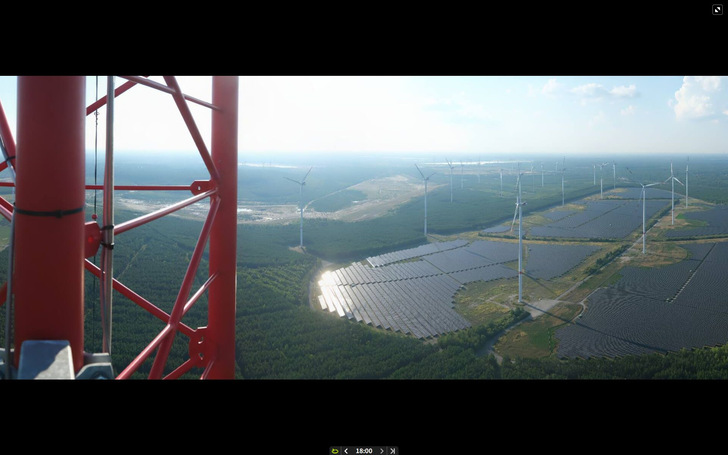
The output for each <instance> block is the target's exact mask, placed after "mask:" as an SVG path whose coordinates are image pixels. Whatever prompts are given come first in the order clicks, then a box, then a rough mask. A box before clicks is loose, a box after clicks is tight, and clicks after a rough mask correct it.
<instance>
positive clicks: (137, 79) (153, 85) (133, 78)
mask: <svg viewBox="0 0 728 455" xmlns="http://www.w3.org/2000/svg"><path fill="white" fill-rule="evenodd" d="M119 77H122V78H124V79H128V80H129V81H132V82H135V83H137V84H141V85H146V86H147V87H151V88H154V89H157V90H159V91H162V92H165V93H169V94H173V93H174V89H172V88H170V87H168V86H166V85H164V84H160V83H159V82H154V81H152V80H149V79H144V78H142V77H139V76H119ZM182 96H183V97H184V99H186V100H187V101H190V102H192V103H195V104H199V105H200V106H204V107H207V108H210V109H218V107H217V106H215V105H213V104H210V103H208V102H205V101H202V100H200V99H197V98H195V97H192V96H189V95H185V94H183V95H182Z"/></svg>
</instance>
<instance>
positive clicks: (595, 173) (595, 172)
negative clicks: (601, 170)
mask: <svg viewBox="0 0 728 455" xmlns="http://www.w3.org/2000/svg"><path fill="white" fill-rule="evenodd" d="M592 168H593V169H594V186H597V165H596V164H592Z"/></svg>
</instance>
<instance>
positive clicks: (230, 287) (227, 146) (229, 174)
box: [206, 76, 238, 379]
mask: <svg viewBox="0 0 728 455" xmlns="http://www.w3.org/2000/svg"><path fill="white" fill-rule="evenodd" d="M212 104H214V105H215V106H217V107H219V108H220V109H219V110H213V111H212V146H211V155H212V160H213V162H214V164H215V167H216V168H217V169H218V171H219V173H220V182H219V190H218V193H217V195H215V196H214V197H219V198H220V208H219V210H218V212H217V216H216V217H215V220H214V222H213V224H212V231H211V233H210V274H211V275H212V274H214V273H217V274H218V276H217V278H216V279H215V280H214V281H213V282H212V284H211V285H210V289H209V291H208V292H209V307H208V308H209V310H208V313H209V314H208V330H207V331H206V332H207V333H206V340H208V341H210V342H211V343H212V346H214V354H213V355H214V357H215V358H214V361H213V364H212V367H211V368H210V370H209V373H208V376H207V377H208V378H209V379H233V378H234V376H235V293H236V283H237V282H236V278H237V271H236V267H237V259H236V258H237V246H236V245H237V209H238V207H237V204H238V196H237V194H238V192H237V185H238V77H237V76H232V77H229V76H214V77H213V78H212Z"/></svg>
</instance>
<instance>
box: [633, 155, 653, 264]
mask: <svg viewBox="0 0 728 455" xmlns="http://www.w3.org/2000/svg"><path fill="white" fill-rule="evenodd" d="M627 172H629V173H630V175H634V174H632V171H630V170H629V168H627ZM635 183H639V184H640V185H641V186H642V254H645V252H646V249H645V244H646V240H645V239H646V232H645V223H646V220H645V204H646V197H645V193H646V192H647V191H646V190H647V187H649V186H655V185H659V183H649V184H644V183H642V182H635Z"/></svg>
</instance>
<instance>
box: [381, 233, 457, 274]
mask: <svg viewBox="0 0 728 455" xmlns="http://www.w3.org/2000/svg"><path fill="white" fill-rule="evenodd" d="M467 243H468V242H467V240H460V239H458V240H452V241H449V242H436V243H427V244H425V245H420V246H418V247H415V248H409V249H406V250H399V251H394V252H392V253H385V254H381V255H379V256H372V257H368V258H367V261H368V262H369V264H370V265H371V266H372V267H381V266H383V265H387V264H391V263H393V262H399V261H406V260H407V259H412V258H416V257H420V256H425V255H427V254H432V253H437V252H438V251H445V250H450V249H453V248H459V247H461V246H463V245H466V244H467Z"/></svg>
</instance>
